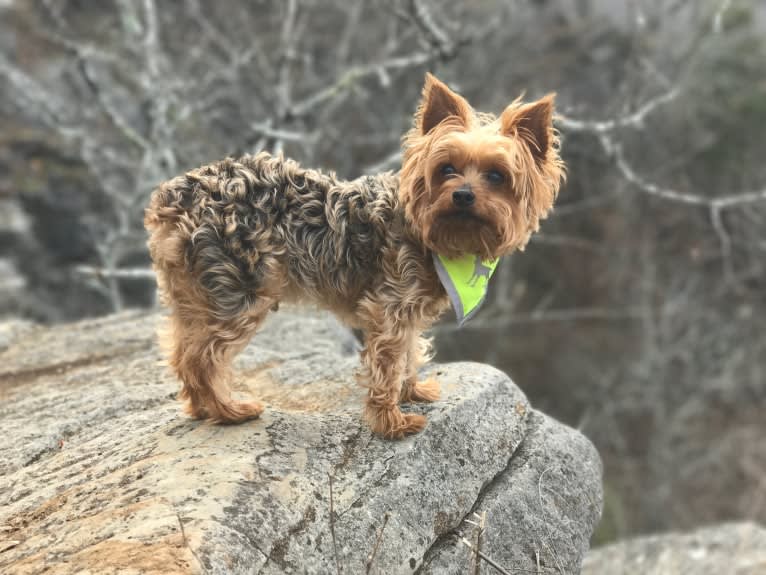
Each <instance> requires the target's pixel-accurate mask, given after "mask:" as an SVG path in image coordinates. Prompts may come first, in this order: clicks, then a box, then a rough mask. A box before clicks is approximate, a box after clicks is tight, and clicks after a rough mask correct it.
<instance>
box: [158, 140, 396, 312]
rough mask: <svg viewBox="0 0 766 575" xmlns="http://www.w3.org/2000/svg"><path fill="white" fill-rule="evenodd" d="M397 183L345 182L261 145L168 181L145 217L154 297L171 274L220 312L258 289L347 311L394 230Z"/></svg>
mask: <svg viewBox="0 0 766 575" xmlns="http://www.w3.org/2000/svg"><path fill="white" fill-rule="evenodd" d="M396 191H397V183H396V178H395V177H394V176H393V175H390V174H383V175H378V176H375V177H362V178H359V179H357V180H353V181H350V182H345V181H340V180H338V179H337V178H335V176H334V175H333V174H324V173H321V172H318V171H315V170H305V169H302V168H300V166H299V165H298V164H297V163H296V162H294V161H292V160H287V159H284V158H281V157H274V156H270V155H269V154H266V153H261V154H259V155H257V156H245V157H243V158H240V159H239V160H236V161H235V160H233V159H226V160H223V161H221V162H217V163H214V164H209V165H207V166H203V167H201V168H198V169H196V170H192V171H190V172H188V173H186V174H185V175H183V176H179V177H176V178H174V179H172V180H169V181H167V182H165V183H163V184H161V185H160V186H159V187H158V188H157V189H156V190H155V191H154V193H153V195H152V198H151V203H150V205H149V208H148V209H147V211H146V217H145V225H146V227H147V229H148V230H149V231H150V239H149V250H150V253H151V256H152V260H153V262H154V266H155V269H156V271H157V274H158V278H159V284H160V290H161V292H163V301H165V302H166V303H172V300H173V298H172V296H171V297H168V296H167V290H168V289H171V287H172V286H170V285H168V281H169V280H168V278H169V276H172V279H173V280H174V281H175V282H178V281H179V280H178V278H179V275H180V276H182V277H185V278H186V279H187V281H188V283H189V284H193V287H194V288H195V289H196V290H197V291H200V292H202V293H201V295H204V296H205V299H206V300H207V301H208V305H209V306H210V308H211V310H212V311H213V312H214V314H215V316H216V317H218V318H220V319H228V318H232V317H236V316H237V315H239V314H240V313H242V311H243V310H244V309H246V308H248V307H251V306H252V305H253V304H254V303H256V301H257V300H258V299H263V298H271V299H273V300H275V302H276V301H279V300H284V299H288V300H295V299H304V298H305V299H310V300H314V301H317V302H318V303H320V304H322V305H324V306H326V307H330V308H332V309H334V310H336V311H340V312H343V311H346V310H344V309H343V308H347V307H349V306H350V305H352V304H353V302H355V301H356V300H357V299H358V298H359V297H360V296H361V294H362V293H363V292H364V291H365V290H366V289H367V288H368V287H369V286H370V285H372V284H373V282H374V281H375V278H376V276H378V275H379V274H378V270H379V269H380V258H381V254H382V252H383V250H384V248H385V244H386V243H387V242H389V243H390V242H391V241H392V238H393V239H394V240H395V238H396V236H397V234H392V227H394V228H395V227H396V226H398V225H401V224H400V222H398V221H397V218H400V217H401V215H400V214H399V213H398V211H397V202H398V200H397V194H396ZM188 287H192V286H191V285H189V286H186V287H185V288H184V289H187V288H188Z"/></svg>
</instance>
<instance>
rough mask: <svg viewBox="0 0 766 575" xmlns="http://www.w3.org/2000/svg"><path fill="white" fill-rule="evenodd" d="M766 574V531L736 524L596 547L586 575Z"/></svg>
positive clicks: (750, 525)
mask: <svg viewBox="0 0 766 575" xmlns="http://www.w3.org/2000/svg"><path fill="white" fill-rule="evenodd" d="M604 573H608V574H610V575H646V574H647V573H651V574H652V575H722V574H724V573H725V574H726V575H763V574H764V573H766V529H764V528H763V527H761V526H760V525H757V524H755V523H731V524H725V525H719V526H715V527H707V528H704V529H699V530H697V531H694V532H692V533H668V534H663V535H652V536H649V537H639V538H636V539H629V540H627V541H623V542H620V543H615V544H613V545H607V546H605V547H602V548H599V549H595V550H594V551H592V552H591V553H589V554H588V556H587V557H586V558H585V563H584V565H583V575H603V574H604Z"/></svg>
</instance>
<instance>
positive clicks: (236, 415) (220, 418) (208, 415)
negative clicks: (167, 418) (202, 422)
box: [185, 401, 263, 424]
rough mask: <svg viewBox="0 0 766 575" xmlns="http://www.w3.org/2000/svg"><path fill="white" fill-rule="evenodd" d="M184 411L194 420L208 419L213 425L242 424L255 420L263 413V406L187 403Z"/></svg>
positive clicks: (252, 403) (247, 403)
mask: <svg viewBox="0 0 766 575" xmlns="http://www.w3.org/2000/svg"><path fill="white" fill-rule="evenodd" d="M185 411H186V413H188V414H189V415H191V416H192V417H193V418H194V419H208V420H210V421H211V422H213V423H223V424H226V423H242V422H243V421H247V420H249V419H256V418H257V417H259V416H260V415H261V413H263V404H262V403H259V402H257V401H232V402H229V403H222V402H215V403H212V404H203V405H193V404H192V403H187V404H186V406H185Z"/></svg>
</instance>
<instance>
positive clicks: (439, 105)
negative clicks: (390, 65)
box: [415, 73, 472, 135]
mask: <svg viewBox="0 0 766 575" xmlns="http://www.w3.org/2000/svg"><path fill="white" fill-rule="evenodd" d="M471 113H472V112H471V106H470V105H469V104H468V102H467V101H466V100H465V98H463V97H462V96H460V95H459V94H456V93H455V92H453V91H452V90H450V89H449V88H448V87H447V85H446V84H445V83H444V82H442V81H440V80H438V79H437V78H436V76H434V75H432V74H430V73H427V74H426V82H425V85H424V86H423V97H422V99H421V101H420V107H419V108H418V113H417V115H416V120H415V123H416V126H417V128H418V130H419V131H420V133H421V134H423V135H425V134H427V133H428V132H430V131H431V130H432V129H433V128H434V127H436V126H438V125H439V124H440V123H441V122H443V121H444V120H446V119H447V118H450V117H452V118H454V120H453V121H455V122H456V123H457V124H459V125H460V126H462V127H467V126H468V123H469V121H470V118H471Z"/></svg>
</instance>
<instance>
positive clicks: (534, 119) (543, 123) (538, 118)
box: [500, 94, 556, 162]
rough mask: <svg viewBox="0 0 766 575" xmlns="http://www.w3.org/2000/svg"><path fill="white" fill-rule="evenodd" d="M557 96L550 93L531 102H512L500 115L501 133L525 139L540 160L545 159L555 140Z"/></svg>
mask: <svg viewBox="0 0 766 575" xmlns="http://www.w3.org/2000/svg"><path fill="white" fill-rule="evenodd" d="M555 98H556V95H555V94H548V95H546V96H543V97H542V98H540V99H539V100H538V101H537V102H532V103H530V104H524V105H522V106H519V105H517V104H511V105H510V106H508V107H507V108H506V109H505V111H504V112H503V113H502V115H501V116H500V131H501V133H502V134H503V135H505V136H514V135H516V136H518V137H520V138H522V139H524V140H525V141H526V142H527V143H528V144H529V148H530V150H531V151H532V155H533V156H534V157H535V160H537V161H538V162H542V161H544V160H545V157H546V154H547V153H548V148H549V147H550V146H551V144H552V142H553V102H554V100H555Z"/></svg>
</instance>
